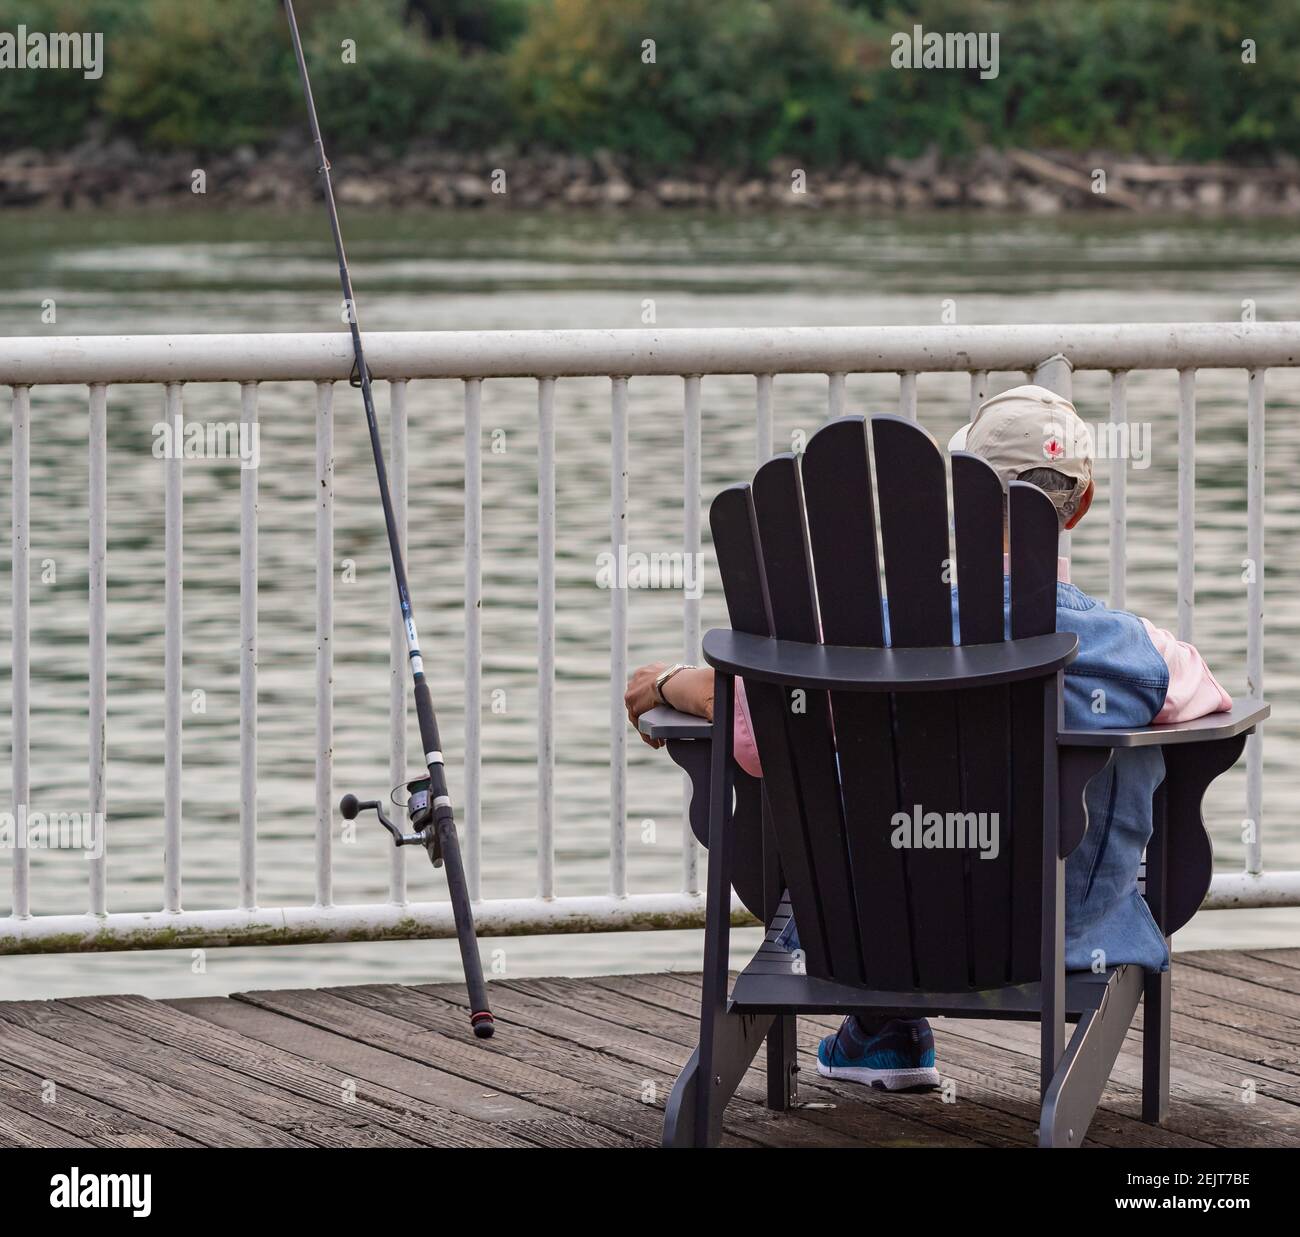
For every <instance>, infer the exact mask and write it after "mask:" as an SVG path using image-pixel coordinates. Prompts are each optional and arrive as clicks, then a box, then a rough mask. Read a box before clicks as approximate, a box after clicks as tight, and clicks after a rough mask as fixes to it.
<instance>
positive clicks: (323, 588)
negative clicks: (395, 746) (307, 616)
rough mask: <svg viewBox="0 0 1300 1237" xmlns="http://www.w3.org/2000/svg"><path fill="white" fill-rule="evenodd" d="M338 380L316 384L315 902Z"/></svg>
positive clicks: (323, 809)
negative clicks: (336, 384) (335, 388)
mask: <svg viewBox="0 0 1300 1237" xmlns="http://www.w3.org/2000/svg"><path fill="white" fill-rule="evenodd" d="M333 800H334V384H333V383H332V382H318V383H317V384H316V905H317V906H330V905H332V904H333V901H334V869H333V851H332V833H333V827H334V802H333Z"/></svg>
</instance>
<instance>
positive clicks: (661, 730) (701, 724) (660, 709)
mask: <svg viewBox="0 0 1300 1237" xmlns="http://www.w3.org/2000/svg"><path fill="white" fill-rule="evenodd" d="M636 728H637V729H638V730H639V731H640V732H641V733H642V734H643V735H645V736H646V738H648V739H707V738H709V737H710V736H711V735H712V734H713V723H712V722H711V721H709V720H708V718H706V717H696V716H695V715H694V714H693V713H679V712H678V711H677V710H676V709H674V708H671V707H670V706H669V705H666V704H657V705H655V707H654V708H653V709H647V710H646V711H645V712H644V713H642V714H641V716H640V718H638V719H637V724H636Z"/></svg>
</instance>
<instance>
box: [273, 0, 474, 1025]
mask: <svg viewBox="0 0 1300 1237" xmlns="http://www.w3.org/2000/svg"><path fill="white" fill-rule="evenodd" d="M284 12H285V16H286V17H287V18H288V19H289V34H290V36H291V37H292V39H293V54H294V56H295V57H296V58H297V60H298V74H299V76H300V77H301V78H302V93H303V97H304V99H305V100H306V103H307V117H308V119H309V120H310V122H311V135H312V138H313V139H314V141H315V143H316V155H317V158H318V159H319V160H320V167H319V171H320V174H321V175H322V176H323V177H324V178H325V181H324V184H325V208H326V210H327V211H328V212H329V217H330V231H331V232H332V233H333V234H334V251H335V253H337V254H338V259H339V283H340V284H341V286H342V288H343V303H344V305H345V307H346V309H347V315H348V323H349V325H350V326H351V328H352V355H353V358H354V360H353V367H352V379H351V382H352V385H353V386H357V387H360V388H361V402H362V403H363V404H365V407H366V424H367V425H368V426H369V428H370V450H371V453H372V454H373V455H374V457H375V476H376V478H377V479H378V481H379V498H380V501H381V502H382V503H383V506H384V523H385V525H387V527H388V552H389V555H390V557H391V558H392V561H393V578H394V580H395V581H396V583H397V600H398V604H399V605H400V607H401V611H402V622H403V624H404V625H405V627H406V647H407V650H408V656H409V658H410V663H411V677H412V679H413V680H414V683H415V711H416V714H417V716H418V717H419V720H420V741H421V744H422V746H423V748H424V759H425V762H426V765H427V768H428V776H427V777H422V778H416V779H415V780H414V781H411V782H408V783H407V785H406V790H407V801H406V811H407V816H408V818H409V820H410V822H411V825H412V827H413V828H414V830H415V832H414V833H409V834H408V833H403V832H402V831H401V830H400V829H399V828H398V827H397V826H396V825H395V824H393V822H392V821H391V820H389V819H388V817H387V816H385V815H384V809H383V805H382V803H380V802H379V801H378V800H375V799H370V800H366V801H364V802H363V801H361V800H359V799H358V798H357V797H356V796H355V795H344V796H343V799H342V800H341V801H340V803H339V811H340V812H342V814H343V816H344V818H345V819H347V820H355V819H356V816H357V814H358V813H359V812H365V811H371V810H373V811H374V813H375V815H376V816H378V817H379V823H380V824H381V825H383V826H384V828H385V829H387V830H388V832H389V833H390V834H391V835H392V838H393V844H394V845H396V846H415V845H418V846H423V847H424V848H425V849H426V850H427V851H428V852H429V858H430V859H431V860H432V861H433V866H434V867H435V868H437V867H442V866H444V864H445V866H446V871H447V889H448V892H449V893H450V894H451V909H452V915H453V917H454V918H455V921H456V939H457V940H458V941H459V942H460V958H461V963H462V964H463V966H464V968H465V986H466V988H467V989H468V992H469V1008H470V1015H469V1021H470V1026H471V1027H473V1029H474V1034H475V1035H477V1036H478V1038H479V1039H488V1038H490V1037H491V1035H492V1032H493V1030H494V1029H495V1025H496V1024H495V1022H494V1020H493V1018H492V1013H491V1011H490V1010H489V1009H488V1001H487V989H486V987H485V986H484V983H483V963H482V961H481V959H480V958H479V954H478V940H477V939H476V938H475V935H474V912H473V910H472V908H471V906H470V901H469V888H468V886H467V885H466V884H465V868H464V865H463V864H462V862H461V857H460V842H459V841H458V839H457V837H456V817H455V813H453V811H452V808H451V796H450V795H448V793H447V777H446V773H445V771H444V768H443V758H442V742H441V740H440V739H439V737H438V719H437V717H436V716H435V715H434V712H433V697H432V695H431V694H430V692H429V683H428V680H427V679H426V678H425V677H424V662H423V660H422V659H421V657H420V642H419V639H418V637H417V636H416V633H415V612H414V610H413V609H412V608H411V594H410V590H409V589H408V588H407V584H406V566H405V564H404V562H403V561H402V543H401V541H400V539H399V538H398V533H397V521H396V519H395V517H394V515H393V500H392V496H391V495H390V493H389V491H388V470H387V468H385V466H384V448H383V446H382V444H381V443H380V440H379V425H378V422H377V421H376V419H375V402H374V399H373V397H372V395H371V392H370V371H369V370H368V369H367V368H366V356H365V352H364V351H363V350H362V348H361V327H360V325H359V324H358V320H357V312H356V301H355V299H354V298H353V295H352V276H351V275H350V274H349V273H348V260H347V256H346V254H345V253H344V252H343V234H342V233H341V232H340V231H339V212H338V208H337V206H335V204H334V184H333V182H332V181H331V180H330V161H329V159H327V158H326V157H325V143H324V142H323V141H322V140H321V135H320V121H319V120H318V119H317V118H316V103H315V101H314V100H313V98H312V93H311V81H310V80H309V78H308V77H307V60H306V57H305V56H304V55H303V50H302V38H301V37H300V35H299V34H298V21H297V19H296V18H295V17H294V14H293V2H292V0H284Z"/></svg>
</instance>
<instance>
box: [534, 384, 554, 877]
mask: <svg viewBox="0 0 1300 1237" xmlns="http://www.w3.org/2000/svg"><path fill="white" fill-rule="evenodd" d="M537 893H538V896H539V897H542V898H553V897H554V896H555V379H554V378H542V379H539V381H538V383H537Z"/></svg>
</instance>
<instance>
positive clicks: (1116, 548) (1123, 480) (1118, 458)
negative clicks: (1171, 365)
mask: <svg viewBox="0 0 1300 1237" xmlns="http://www.w3.org/2000/svg"><path fill="white" fill-rule="evenodd" d="M1110 424H1111V432H1112V441H1120V442H1123V443H1124V444H1125V446H1126V447H1127V446H1128V444H1129V443H1131V442H1132V438H1131V436H1130V434H1128V433H1124V434H1121V433H1120V429H1121V427H1123V428H1124V429H1127V427H1128V372H1127V371H1126V370H1122V369H1117V370H1115V372H1114V373H1112V374H1111V376H1110ZM1109 522H1110V588H1109V594H1110V607H1111V609H1112V610H1122V609H1124V604H1125V598H1126V597H1127V595H1128V588H1127V579H1126V577H1127V568H1128V451H1127V450H1126V451H1116V452H1115V454H1114V455H1113V456H1111V461H1110V512H1109Z"/></svg>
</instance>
